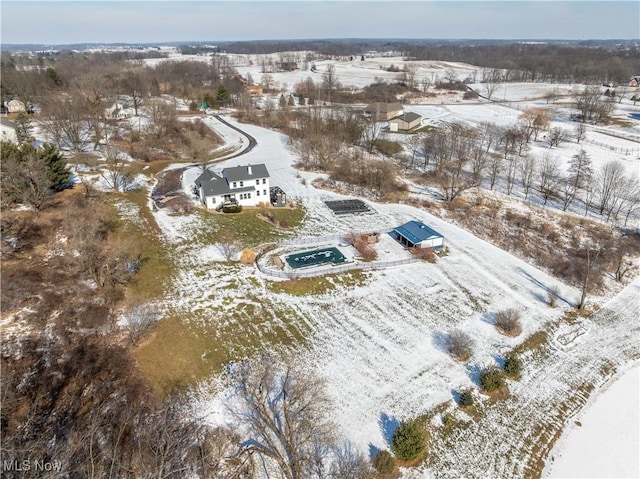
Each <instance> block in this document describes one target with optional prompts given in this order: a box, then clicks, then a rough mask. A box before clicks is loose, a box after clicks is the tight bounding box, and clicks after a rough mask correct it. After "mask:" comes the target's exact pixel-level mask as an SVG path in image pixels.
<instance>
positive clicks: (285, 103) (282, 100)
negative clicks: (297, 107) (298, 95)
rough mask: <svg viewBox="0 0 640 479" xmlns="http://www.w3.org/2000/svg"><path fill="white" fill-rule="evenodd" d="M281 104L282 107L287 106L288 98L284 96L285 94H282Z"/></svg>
mask: <svg viewBox="0 0 640 479" xmlns="http://www.w3.org/2000/svg"><path fill="white" fill-rule="evenodd" d="M279 105H280V108H285V107H286V106H287V100H286V99H285V98H284V95H280V100H279Z"/></svg>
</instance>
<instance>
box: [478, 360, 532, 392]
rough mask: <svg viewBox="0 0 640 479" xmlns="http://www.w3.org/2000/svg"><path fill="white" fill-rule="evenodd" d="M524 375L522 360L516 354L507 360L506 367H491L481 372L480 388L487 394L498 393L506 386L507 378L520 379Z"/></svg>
mask: <svg viewBox="0 0 640 479" xmlns="http://www.w3.org/2000/svg"><path fill="white" fill-rule="evenodd" d="M520 374H522V360H521V359H520V358H519V357H518V356H517V355H515V354H509V355H507V357H506V358H505V361H504V366H503V367H502V369H500V368H499V367H497V366H489V367H486V368H484V369H483V370H482V371H480V375H479V380H480V387H481V388H482V389H483V390H484V391H486V392H492V391H497V390H498V389H502V388H503V387H504V386H505V385H506V382H505V381H506V378H509V379H519V378H520Z"/></svg>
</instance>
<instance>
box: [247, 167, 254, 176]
mask: <svg viewBox="0 0 640 479" xmlns="http://www.w3.org/2000/svg"><path fill="white" fill-rule="evenodd" d="M247 173H249V175H252V174H253V173H251V165H249V166H247Z"/></svg>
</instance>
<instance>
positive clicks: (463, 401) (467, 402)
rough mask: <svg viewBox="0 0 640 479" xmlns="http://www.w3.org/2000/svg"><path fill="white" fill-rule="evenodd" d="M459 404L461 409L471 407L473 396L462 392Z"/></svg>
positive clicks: (467, 392) (468, 392) (469, 392)
mask: <svg viewBox="0 0 640 479" xmlns="http://www.w3.org/2000/svg"><path fill="white" fill-rule="evenodd" d="M459 404H460V406H462V407H468V406H473V394H472V393H471V391H463V392H462V394H460V402H459Z"/></svg>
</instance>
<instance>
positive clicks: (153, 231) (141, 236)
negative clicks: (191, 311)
mask: <svg viewBox="0 0 640 479" xmlns="http://www.w3.org/2000/svg"><path fill="white" fill-rule="evenodd" d="M120 198H124V201H130V202H131V203H133V204H135V205H136V206H137V207H138V208H139V215H140V219H141V221H139V222H135V223H134V222H130V221H127V220H125V219H121V218H120V219H118V221H117V229H116V234H118V235H122V236H123V237H124V238H126V239H127V241H129V242H130V244H131V248H132V250H133V251H136V252H137V253H138V254H139V256H140V260H141V264H140V268H139V269H138V271H137V272H136V274H135V275H134V276H133V278H132V280H131V282H130V283H129V285H128V287H127V292H126V297H127V300H128V301H129V302H131V303H139V302H146V301H152V300H154V299H157V298H160V297H162V296H163V295H164V294H165V293H166V290H167V287H168V284H169V280H170V278H171V277H172V276H174V275H175V274H176V267H175V264H174V262H173V260H172V257H173V255H172V251H171V247H170V246H168V245H165V244H163V242H162V240H161V239H160V237H159V235H160V229H159V228H158V225H157V224H156V222H155V219H154V218H153V215H152V214H151V212H150V211H149V208H148V206H147V193H146V190H137V191H133V192H129V193H127V194H126V195H122V196H120ZM114 209H115V208H114Z"/></svg>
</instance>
